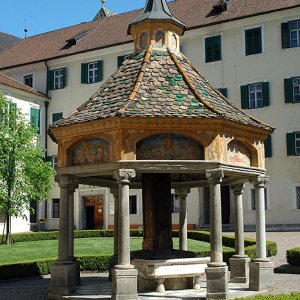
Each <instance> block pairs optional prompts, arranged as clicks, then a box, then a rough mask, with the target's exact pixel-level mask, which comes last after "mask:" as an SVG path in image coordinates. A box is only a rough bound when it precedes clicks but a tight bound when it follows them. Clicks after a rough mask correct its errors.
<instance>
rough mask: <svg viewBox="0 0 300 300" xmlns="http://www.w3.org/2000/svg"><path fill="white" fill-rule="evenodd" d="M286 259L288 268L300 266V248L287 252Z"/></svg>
mask: <svg viewBox="0 0 300 300" xmlns="http://www.w3.org/2000/svg"><path fill="white" fill-rule="evenodd" d="M286 259H287V262H288V264H289V265H290V266H300V248H293V249H289V250H287V252H286ZM299 299H300V298H299Z"/></svg>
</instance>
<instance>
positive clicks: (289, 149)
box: [286, 132, 296, 156]
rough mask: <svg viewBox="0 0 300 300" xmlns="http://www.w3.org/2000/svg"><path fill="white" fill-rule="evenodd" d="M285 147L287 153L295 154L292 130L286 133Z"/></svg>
mask: <svg viewBox="0 0 300 300" xmlns="http://www.w3.org/2000/svg"><path fill="white" fill-rule="evenodd" d="M286 147H287V155H289V156H292V155H296V149H295V148H296V147H295V133H294V132H292V133H287V134H286Z"/></svg>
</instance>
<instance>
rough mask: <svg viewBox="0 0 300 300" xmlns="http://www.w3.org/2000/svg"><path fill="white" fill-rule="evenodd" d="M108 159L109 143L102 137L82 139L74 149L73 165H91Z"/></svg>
mask: <svg viewBox="0 0 300 300" xmlns="http://www.w3.org/2000/svg"><path fill="white" fill-rule="evenodd" d="M108 160H109V150H108V143H107V142H106V141H104V140H101V139H89V140H84V141H81V142H80V143H78V144H77V145H76V146H75V148H74V150H73V155H72V165H89V164H94V163H101V162H105V161H108Z"/></svg>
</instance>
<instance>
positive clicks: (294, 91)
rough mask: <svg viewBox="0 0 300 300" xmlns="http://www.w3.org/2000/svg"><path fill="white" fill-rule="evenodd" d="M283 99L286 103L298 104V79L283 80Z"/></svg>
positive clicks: (299, 88)
mask: <svg viewBox="0 0 300 300" xmlns="http://www.w3.org/2000/svg"><path fill="white" fill-rule="evenodd" d="M284 97H285V102H286V103H300V77H294V78H286V79H284Z"/></svg>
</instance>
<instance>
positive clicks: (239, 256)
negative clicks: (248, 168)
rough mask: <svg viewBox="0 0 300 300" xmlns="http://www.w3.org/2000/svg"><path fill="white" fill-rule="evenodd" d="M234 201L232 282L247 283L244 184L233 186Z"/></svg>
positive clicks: (231, 260) (247, 262) (247, 263)
mask: <svg viewBox="0 0 300 300" xmlns="http://www.w3.org/2000/svg"><path fill="white" fill-rule="evenodd" d="M231 188H232V191H233V195H234V201H233V207H234V215H235V218H234V223H235V224H234V231H235V255H233V257H232V258H230V260H229V262H230V281H231V282H236V283H245V282H248V280H249V261H250V259H249V257H248V256H247V255H245V247H244V211H243V190H244V184H243V183H238V184H235V185H232V186H231Z"/></svg>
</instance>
